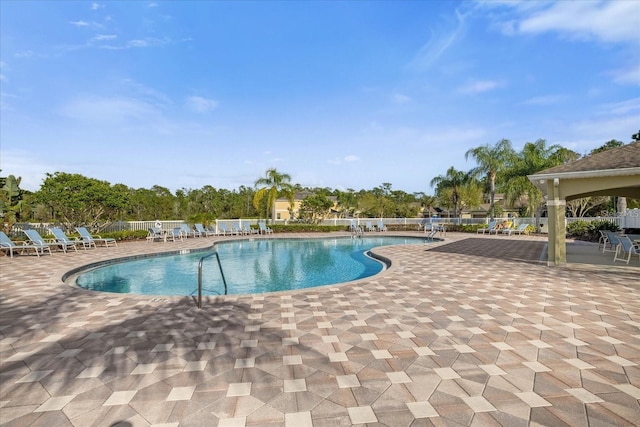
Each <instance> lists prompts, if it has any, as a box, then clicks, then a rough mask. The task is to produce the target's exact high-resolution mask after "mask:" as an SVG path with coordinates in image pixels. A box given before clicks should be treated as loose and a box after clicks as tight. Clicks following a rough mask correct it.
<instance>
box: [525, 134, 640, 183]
mask: <svg viewBox="0 0 640 427" xmlns="http://www.w3.org/2000/svg"><path fill="white" fill-rule="evenodd" d="M638 167H640V142H632V143H631V144H627V145H623V146H621V147H617V148H612V149H610V150H606V151H602V152H600V153H596V154H592V155H590V156H587V157H583V158H581V159H578V160H575V161H573V162H569V163H567V164H564V165H560V166H555V167H552V168H549V169H545V170H543V171H540V172H538V173H536V175H557V174H559V173H562V174H565V173H571V172H587V171H589V172H595V171H603V170H612V169H628V168H638Z"/></svg>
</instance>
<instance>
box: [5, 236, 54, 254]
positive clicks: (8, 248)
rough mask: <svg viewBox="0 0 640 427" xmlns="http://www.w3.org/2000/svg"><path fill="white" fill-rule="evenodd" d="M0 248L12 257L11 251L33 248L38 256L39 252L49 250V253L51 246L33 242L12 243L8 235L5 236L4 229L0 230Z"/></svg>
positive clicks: (22, 251) (23, 250)
mask: <svg viewBox="0 0 640 427" xmlns="http://www.w3.org/2000/svg"><path fill="white" fill-rule="evenodd" d="M0 249H2V250H3V251H5V252H8V254H9V256H10V257H11V258H13V252H14V251H15V252H18V251H20V252H21V253H24V252H25V251H27V250H31V249H33V250H34V251H35V252H36V255H38V256H40V253H44V251H49V255H51V248H50V247H49V246H48V245H44V246H38V245H33V244H28V243H25V242H22V243H20V244H17V243H14V242H13V241H12V240H11V239H10V238H9V236H7V235H6V234H5V233H4V231H0Z"/></svg>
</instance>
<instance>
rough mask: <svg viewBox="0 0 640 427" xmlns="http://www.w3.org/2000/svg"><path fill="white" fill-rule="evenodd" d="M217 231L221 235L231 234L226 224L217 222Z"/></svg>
mask: <svg viewBox="0 0 640 427" xmlns="http://www.w3.org/2000/svg"><path fill="white" fill-rule="evenodd" d="M218 233H222V235H223V236H226V235H227V233H229V234H231V230H229V229H228V228H227V224H224V223H221V224H218Z"/></svg>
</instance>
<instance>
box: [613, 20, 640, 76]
mask: <svg viewBox="0 0 640 427" xmlns="http://www.w3.org/2000/svg"><path fill="white" fill-rule="evenodd" d="M639 31H640V30H639ZM610 74H611V75H612V76H613V81H614V82H616V83H617V84H621V85H635V86H640V64H636V65H634V66H632V67H629V68H622V69H618V70H614V71H611V72H610Z"/></svg>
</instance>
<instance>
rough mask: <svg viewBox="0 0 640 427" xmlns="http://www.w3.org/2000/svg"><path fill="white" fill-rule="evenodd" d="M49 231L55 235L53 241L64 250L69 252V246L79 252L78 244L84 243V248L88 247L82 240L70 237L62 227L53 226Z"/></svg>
mask: <svg viewBox="0 0 640 427" xmlns="http://www.w3.org/2000/svg"><path fill="white" fill-rule="evenodd" d="M49 231H50V232H51V234H53V237H55V242H53V243H54V244H56V245H58V246H60V248H61V249H62V250H63V251H64V252H67V250H69V248H73V250H74V251H76V252H78V245H82V247H83V249H86V246H85V245H84V244H83V243H82V241H81V240H76V239H70V238H69V237H67V235H66V234H65V233H64V231H62V229H61V228H58V227H51V228H49Z"/></svg>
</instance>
